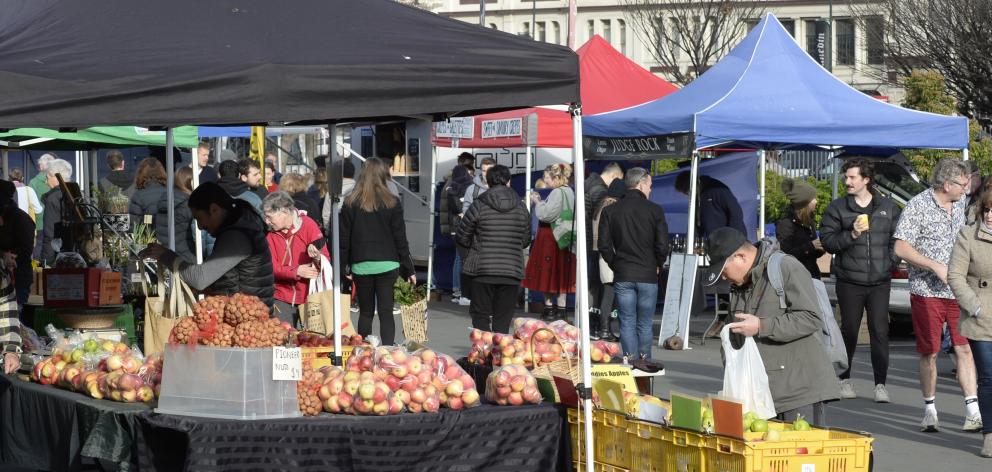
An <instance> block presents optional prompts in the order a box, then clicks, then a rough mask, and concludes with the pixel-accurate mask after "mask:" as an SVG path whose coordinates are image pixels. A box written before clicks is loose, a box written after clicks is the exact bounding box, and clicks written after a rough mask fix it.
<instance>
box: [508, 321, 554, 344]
mask: <svg viewBox="0 0 992 472" xmlns="http://www.w3.org/2000/svg"><path fill="white" fill-rule="evenodd" d="M511 326H512V328H513V336H514V337H516V338H517V339H519V340H522V341H529V340H530V336H531V335H532V334H534V331H537V330H539V329H542V328H547V327H548V324H547V323H545V322H543V321H541V320H539V319H537V318H527V317H519V318H514V319H513V324H512V325H511Z"/></svg>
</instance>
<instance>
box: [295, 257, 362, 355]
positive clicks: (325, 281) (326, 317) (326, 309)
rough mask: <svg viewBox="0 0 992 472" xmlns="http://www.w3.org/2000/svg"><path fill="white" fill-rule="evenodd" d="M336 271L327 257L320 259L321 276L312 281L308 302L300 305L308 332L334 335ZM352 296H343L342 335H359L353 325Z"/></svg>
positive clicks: (308, 292) (303, 321) (302, 320)
mask: <svg viewBox="0 0 992 472" xmlns="http://www.w3.org/2000/svg"><path fill="white" fill-rule="evenodd" d="M333 273H334V269H333V267H332V266H331V263H330V261H328V260H327V258H326V257H324V256H321V257H320V276H319V277H317V278H315V279H310V287H309V290H308V291H307V301H306V303H303V304H302V305H300V323H302V324H303V328H304V329H306V330H307V331H313V332H315V333H321V334H324V335H328V336H329V335H331V334H333V333H334V328H333V326H334V310H333V307H334V285H333V280H332V277H333V275H332V274H333ZM350 308H351V295H348V294H341V306H340V313H341V335H342V336H351V335H353V334H357V333H356V332H355V327H354V326H353V325H352V323H351V309H350Z"/></svg>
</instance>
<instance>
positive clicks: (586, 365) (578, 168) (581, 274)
mask: <svg viewBox="0 0 992 472" xmlns="http://www.w3.org/2000/svg"><path fill="white" fill-rule="evenodd" d="M571 112H572V156H574V159H575V172H574V173H573V175H575V195H576V196H577V197H576V199H575V254H576V258H575V262H576V264H575V269H576V271H577V272H578V273H577V274H576V278H575V286H576V287H586V286H587V284H586V279H587V278H588V277H589V270H588V269H589V268H588V267H587V264H586V263H587V260H586V257H585V256H586V208H585V207H586V204H585V198H583V195H585V162H583V156H582V105H580V104H573V105H572V109H571ZM588 313H589V291H587V290H576V291H575V317H576V318H578V319H579V323H578V324H579V329H580V332H581V333H582V386H581V387H580V390H581V391H580V392H579V393H580V394H581V395H580V398H582V399H583V400H582V403H583V408H582V409H583V413H584V414H585V418H584V420H583V421H584V423H583V425H584V426H585V440H586V441H585V450H586V472H593V470H594V465H595V464H594V458H593V454H592V453H591V452H590V451H593V450H595V449H593V437H592V366H591V364H590V358H589V344H590V337H589V336H590V334H591V333H590V332H589V315H588Z"/></svg>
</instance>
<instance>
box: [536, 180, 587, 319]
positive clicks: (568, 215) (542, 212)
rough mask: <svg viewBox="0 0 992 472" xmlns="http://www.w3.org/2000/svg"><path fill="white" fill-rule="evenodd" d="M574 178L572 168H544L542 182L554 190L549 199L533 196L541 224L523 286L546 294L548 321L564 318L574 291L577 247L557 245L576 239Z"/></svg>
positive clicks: (537, 195) (545, 305)
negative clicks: (570, 294)
mask: <svg viewBox="0 0 992 472" xmlns="http://www.w3.org/2000/svg"><path fill="white" fill-rule="evenodd" d="M571 177H572V167H571V166H569V165H568V164H552V165H550V166H548V167H546V168H545V169H544V178H543V179H542V180H543V181H544V183H545V184H547V188H550V189H552V190H551V193H549V194H548V198H547V199H545V200H541V196H540V194H538V193H537V192H532V193H531V194H530V198H531V201H532V202H533V204H534V211H535V212H536V214H537V219H538V221H539V222H540V224H539V225H538V229H537V238H536V239H535V240H534V244H533V245H532V246H531V253H530V259H528V260H527V271H526V274H525V278H524V280H523V286H524V287H525V288H527V289H529V290H532V291H535V292H542V293H544V313H543V318H544V319H546V320H551V319H562V318H564V315H565V312H566V310H567V307H566V305H565V295H566V294H568V293H573V292H575V254H574V253H573V251H574V250H575V248H574V247H573V246H572V244H571V243H570V244H568V245H567V246H566V247H565V248H564V249H562V248H560V247H559V244H558V241H559V240H562V241H571V240H574V231H575V218H574V217H575V193H574V192H573V191H572V189H571V188H569V186H568V181H569V179H570V178H571ZM555 298H557V305H556V304H555V303H554V302H555V300H554V299H555Z"/></svg>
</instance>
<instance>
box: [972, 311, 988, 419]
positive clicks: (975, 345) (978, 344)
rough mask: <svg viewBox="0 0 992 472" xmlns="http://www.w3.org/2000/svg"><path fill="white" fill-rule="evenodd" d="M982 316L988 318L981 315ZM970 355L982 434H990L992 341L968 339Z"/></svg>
mask: <svg viewBox="0 0 992 472" xmlns="http://www.w3.org/2000/svg"><path fill="white" fill-rule="evenodd" d="M982 316H988V315H986V314H984V313H983V314H982ZM968 343H969V344H971V355H972V357H974V359H975V371H976V373H977V374H978V411H979V412H980V413H981V414H982V420H984V421H983V422H982V424H983V425H982V433H985V434H992V341H975V340H974V339H969V340H968Z"/></svg>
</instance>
